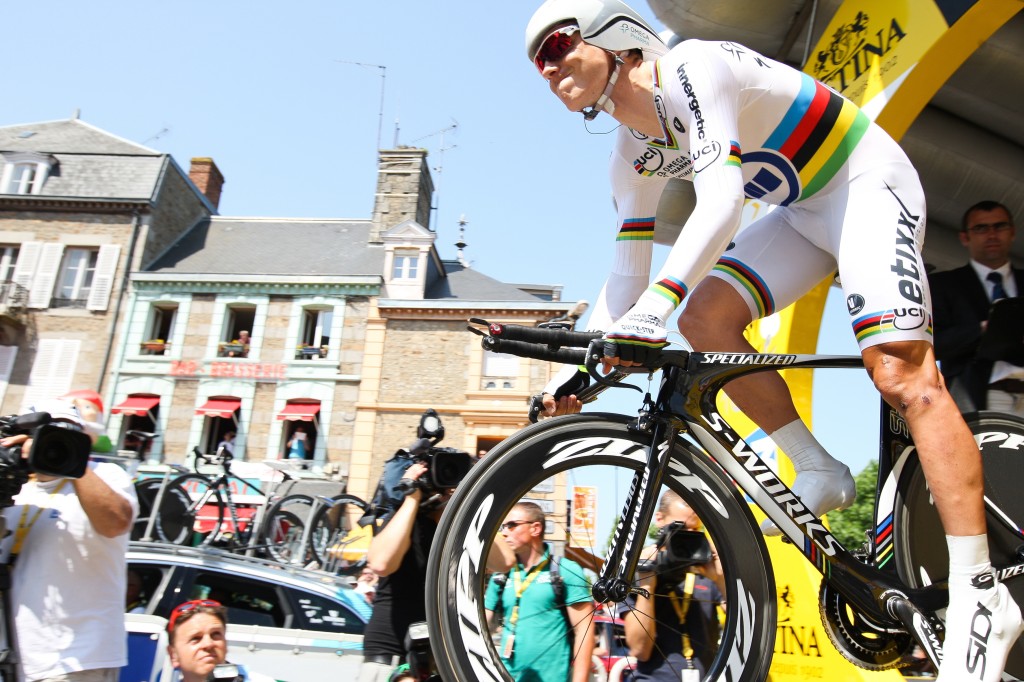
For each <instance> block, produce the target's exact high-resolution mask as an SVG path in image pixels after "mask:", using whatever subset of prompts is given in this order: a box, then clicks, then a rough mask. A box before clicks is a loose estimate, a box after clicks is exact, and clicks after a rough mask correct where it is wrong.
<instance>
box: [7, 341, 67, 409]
mask: <svg viewBox="0 0 1024 682" xmlns="http://www.w3.org/2000/svg"><path fill="white" fill-rule="evenodd" d="M81 347H82V342H81V341H79V340H78V339H40V340H39V346H38V347H37V349H36V359H35V362H33V363H32V372H31V374H29V377H28V386H26V387H25V397H24V398H23V399H22V402H21V410H19V411H20V412H26V411H28V410H29V409H30V408H31V407H32V406H33V405H35V404H36V403H39V402H42V401H44V400H51V399H53V398H56V397H58V396H62V395H64V394H65V393H67V392H68V391H70V390H71V388H72V386H71V382H72V380H73V379H74V377H75V367H76V366H77V365H78V353H79V351H80V350H81Z"/></svg>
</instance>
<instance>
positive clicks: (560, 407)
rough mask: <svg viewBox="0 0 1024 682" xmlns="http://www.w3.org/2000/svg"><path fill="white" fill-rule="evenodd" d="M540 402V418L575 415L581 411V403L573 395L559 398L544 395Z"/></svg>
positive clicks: (547, 394) (548, 394)
mask: <svg viewBox="0 0 1024 682" xmlns="http://www.w3.org/2000/svg"><path fill="white" fill-rule="evenodd" d="M542 402H543V405H544V409H543V410H541V413H540V416H541V417H557V416H559V415H563V414H576V413H577V412H579V411H580V410H582V409H583V403H581V402H580V401H579V400H577V399H576V396H575V395H564V396H562V397H561V398H555V396H553V395H551V394H550V393H545V394H544V398H543V401H542Z"/></svg>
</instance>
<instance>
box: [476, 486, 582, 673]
mask: <svg viewBox="0 0 1024 682" xmlns="http://www.w3.org/2000/svg"><path fill="white" fill-rule="evenodd" d="M544 523H545V516H544V510H542V509H541V508H540V506H538V505H537V504H536V503H534V502H520V503H519V504H517V505H516V506H514V507H513V508H512V511H511V512H509V515H508V516H507V517H506V518H505V522H504V523H502V524H501V536H502V539H503V540H504V543H505V544H506V545H507V546H508V548H509V549H511V550H512V552H513V553H514V554H515V557H516V564H515V566H513V567H512V570H511V571H509V572H508V573H507V574H504V580H502V579H500V578H493V577H492V578H491V582H490V583H489V584H488V586H487V593H486V594H485V595H484V609H485V611H486V616H487V622H489V623H491V622H493V621H494V613H495V612H496V611H500V612H501V615H502V619H501V621H502V625H503V627H502V631H501V644H500V645H499V648H498V651H499V652H500V654H501V659H502V662H503V663H504V664H505V667H506V668H508V672H509V674H510V675H511V676H512V678H513V679H515V680H522V681H524V682H565V680H567V679H571V680H572V681H573V682H587V681H588V680H589V679H590V670H591V654H592V653H593V651H594V634H593V632H594V631H593V622H594V606H593V599H592V597H591V595H590V586H589V583H588V582H587V580H586V578H585V577H584V575H583V569H582V568H580V566H579V564H577V563H576V562H575V561H572V560H570V559H566V558H564V557H562V558H558V559H556V558H554V557H553V556H552V555H551V547H550V545H548V544H547V543H546V542H544ZM495 544H500V543H499V542H498V541H496V542H495ZM555 561H558V570H557V578H556V577H555V575H556V572H555V571H554V570H553V569H554V562H555ZM559 582H560V583H561V584H560V585H559V584H558V583H559ZM555 590H561V591H562V592H561V597H556V593H555ZM559 602H561V603H559ZM570 627H571V628H572V629H573V635H572V637H571V638H570V636H569V634H570V633H569V628H570ZM570 671H571V674H572V676H571V677H569V674H570Z"/></svg>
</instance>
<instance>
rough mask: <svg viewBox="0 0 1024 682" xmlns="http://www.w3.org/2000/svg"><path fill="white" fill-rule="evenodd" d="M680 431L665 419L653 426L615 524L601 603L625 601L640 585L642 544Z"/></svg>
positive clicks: (598, 594)
mask: <svg viewBox="0 0 1024 682" xmlns="http://www.w3.org/2000/svg"><path fill="white" fill-rule="evenodd" d="M641 419H643V418H642V417H641ZM678 433H679V428H678V426H677V425H675V424H674V423H670V422H668V421H661V420H659V421H656V422H654V424H653V426H652V428H651V430H650V435H651V438H650V447H649V448H648V450H647V462H646V464H645V465H644V468H643V469H641V470H640V471H638V472H637V473H636V474H634V476H633V484H632V485H631V486H630V488H629V494H628V495H627V496H626V503H625V505H624V506H623V508H622V514H621V516H620V517H619V524H618V526H616V527H615V535H614V537H613V538H612V543H611V549H610V550H609V553H608V556H607V557H606V558H605V562H604V566H602V567H601V572H600V574H599V575H598V577H597V581H596V582H595V583H594V588H593V594H594V599H596V600H597V601H598V602H600V603H604V602H607V601H615V602H621V601H625V599H626V597H628V596H629V595H630V593H632V592H635V591H637V590H638V589H639V588H634V587H633V576H634V575H635V573H636V567H637V564H638V563H639V562H640V548H641V547H642V546H643V542H644V538H645V537H646V536H647V529H648V528H649V527H650V525H651V520H652V519H653V518H654V509H655V507H656V506H657V503H658V491H659V490H660V489H661V484H662V482H663V481H664V480H665V472H666V470H667V468H668V467H667V462H668V457H669V454H670V453H671V451H672V444H673V443H674V442H675V439H676V435H677V434H678ZM652 491H653V492H652Z"/></svg>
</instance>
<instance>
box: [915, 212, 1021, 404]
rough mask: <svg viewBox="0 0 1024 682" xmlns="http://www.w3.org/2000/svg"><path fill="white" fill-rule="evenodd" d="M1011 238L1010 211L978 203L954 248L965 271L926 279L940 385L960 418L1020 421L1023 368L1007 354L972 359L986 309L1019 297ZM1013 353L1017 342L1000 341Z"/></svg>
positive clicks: (984, 323)
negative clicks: (986, 414) (981, 413)
mask: <svg viewBox="0 0 1024 682" xmlns="http://www.w3.org/2000/svg"><path fill="white" fill-rule="evenodd" d="M1015 234H1016V232H1015V229H1014V225H1013V218H1012V217H1011V216H1010V211H1009V210H1008V209H1007V208H1006V206H1003V205H1002V204H1000V203H998V202H995V201H981V202H979V203H977V204H975V205H974V206H971V207H970V208H969V209H967V211H966V212H965V213H964V217H963V222H962V223H961V229H960V243H961V244H963V245H964V247H966V248H967V253H968V255H969V256H970V259H971V260H970V262H969V263H968V264H967V265H964V266H962V267H959V268H956V269H954V270H948V271H946V272H939V273H935V274H933V275H932V276H931V278H930V284H931V292H932V314H933V324H934V328H935V355H936V358H937V359H938V360H939V361H940V366H941V370H942V374H943V376H944V377H945V379H946V385H947V387H948V388H949V391H950V393H951V394H952V395H953V398H954V399H955V400H956V402H957V405H958V406H960V409H961V410H962V411H964V412H970V411H973V410H983V409H989V410H998V411H1000V412H1010V413H1012V414H1017V415H1018V416H1024V367H1020V366H1018V365H1017V364H1013V363H1011V362H1007V360H1008V359H1013V360H1016V361H1017V362H1018V363H1019V362H1020V360H1019V358H1016V357H1014V355H1015V354H1014V353H1012V352H1003V353H1000V354H998V357H991V356H990V357H984V358H983V357H978V347H979V344H980V342H981V339H982V336H983V334H984V333H985V331H986V329H987V327H988V321H989V314H990V311H991V308H992V304H993V303H994V302H995V301H997V300H999V299H1002V298H1013V297H1016V296H1019V295H1020V294H1021V293H1024V270H1021V269H1019V268H1013V267H1011V266H1010V260H1009V256H1010V246H1011V244H1012V243H1013V238H1014V236H1015ZM1004 341H1005V342H1006V343H1005V344H1003V345H1004V346H1009V347H1016V348H1017V349H1019V347H1020V346H1021V345H1024V340H1022V339H1005V340H1004Z"/></svg>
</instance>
